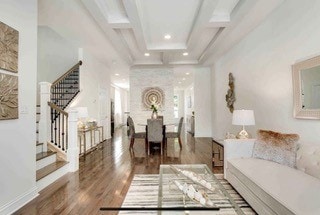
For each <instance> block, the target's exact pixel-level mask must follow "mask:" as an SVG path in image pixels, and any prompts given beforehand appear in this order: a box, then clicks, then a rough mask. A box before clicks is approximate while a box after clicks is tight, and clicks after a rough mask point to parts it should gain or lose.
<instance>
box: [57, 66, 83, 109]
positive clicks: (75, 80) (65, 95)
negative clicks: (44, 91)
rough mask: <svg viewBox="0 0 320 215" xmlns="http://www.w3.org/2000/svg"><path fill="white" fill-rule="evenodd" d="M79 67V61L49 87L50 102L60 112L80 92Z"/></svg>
mask: <svg viewBox="0 0 320 215" xmlns="http://www.w3.org/2000/svg"><path fill="white" fill-rule="evenodd" d="M81 65H82V61H79V62H78V63H77V64H76V65H74V66H73V67H72V68H71V69H69V70H68V71H67V72H66V73H65V74H63V75H62V76H61V77H60V78H58V79H57V80H56V81H55V82H53V83H52V85H51V102H52V103H54V104H55V105H57V106H58V107H59V108H61V109H62V110H64V109H65V108H66V107H67V106H68V105H69V104H70V102H71V101H72V100H73V98H74V97H76V96H77V94H78V93H79V92H80V83H79V77H80V74H79V70H80V66H81Z"/></svg>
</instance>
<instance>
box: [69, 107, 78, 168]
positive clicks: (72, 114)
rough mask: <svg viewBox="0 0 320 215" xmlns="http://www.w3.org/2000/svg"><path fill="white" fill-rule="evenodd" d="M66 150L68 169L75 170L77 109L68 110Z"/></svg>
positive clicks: (76, 161)
mask: <svg viewBox="0 0 320 215" xmlns="http://www.w3.org/2000/svg"><path fill="white" fill-rule="evenodd" d="M68 114H69V116H68V150H67V160H68V161H69V171H70V172H76V171H77V170H78V169H79V147H78V126H77V122H78V111H77V110H74V109H71V110H69V111H68Z"/></svg>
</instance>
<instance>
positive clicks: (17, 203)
mask: <svg viewBox="0 0 320 215" xmlns="http://www.w3.org/2000/svg"><path fill="white" fill-rule="evenodd" d="M38 195H39V193H38V192H37V187H33V188H31V189H30V190H28V191H27V192H25V193H23V194H22V195H20V196H18V197H17V198H16V199H14V200H12V201H11V202H8V203H7V204H5V205H3V206H1V207H0V215H7V214H8V215H9V214H12V213H14V212H15V211H17V210H18V209H19V208H21V207H22V206H24V205H25V204H27V203H28V202H30V201H31V200H33V199H34V198H36V197H37V196H38Z"/></svg>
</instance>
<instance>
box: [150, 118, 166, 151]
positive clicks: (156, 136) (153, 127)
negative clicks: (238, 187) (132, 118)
mask: <svg viewBox="0 0 320 215" xmlns="http://www.w3.org/2000/svg"><path fill="white" fill-rule="evenodd" d="M147 124H148V138H147V140H148V154H149V155H150V143H151V142H152V143H160V151H161V155H162V150H163V145H162V144H163V121H162V120H161V119H148V120H147Z"/></svg>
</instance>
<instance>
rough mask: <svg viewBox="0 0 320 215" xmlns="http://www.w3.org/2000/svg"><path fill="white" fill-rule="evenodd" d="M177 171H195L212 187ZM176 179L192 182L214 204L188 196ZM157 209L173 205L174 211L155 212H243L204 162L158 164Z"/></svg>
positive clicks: (180, 181)
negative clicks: (203, 202) (204, 204)
mask: <svg viewBox="0 0 320 215" xmlns="http://www.w3.org/2000/svg"><path fill="white" fill-rule="evenodd" d="M177 170H186V171H189V172H193V173H195V174H196V175H197V176H200V177H202V179H204V180H205V181H206V182H208V183H210V186H211V187H212V188H211V189H207V188H206V187H205V186H203V185H201V183H198V181H197V180H193V179H192V178H190V177H188V176H187V175H185V174H183V173H181V171H180V172H179V171H177ZM175 181H178V182H179V183H180V184H184V183H186V184H187V185H188V186H189V185H192V186H194V188H195V189H197V190H199V191H204V192H206V194H207V196H208V199H210V200H211V201H212V202H213V204H214V205H213V206H203V205H202V204H200V202H198V201H196V200H194V199H191V198H189V197H188V196H187V195H185V194H184V193H183V191H181V190H180V189H179V188H178V186H177V185H176V183H175ZM158 208H162V209H168V208H172V209H173V210H174V213H173V211H168V210H159V211H158V214H245V213H244V212H243V211H242V209H241V208H240V207H239V205H237V203H236V202H235V200H234V198H233V197H232V196H231V195H230V194H229V193H228V192H227V190H226V189H225V188H224V187H223V185H222V184H221V183H220V182H219V180H218V179H217V178H216V176H215V175H214V174H213V173H212V172H211V170H210V169H209V168H208V166H207V165H205V164H192V165H160V174H159V191H158ZM184 209H185V210H184ZM189 209H190V210H189Z"/></svg>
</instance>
